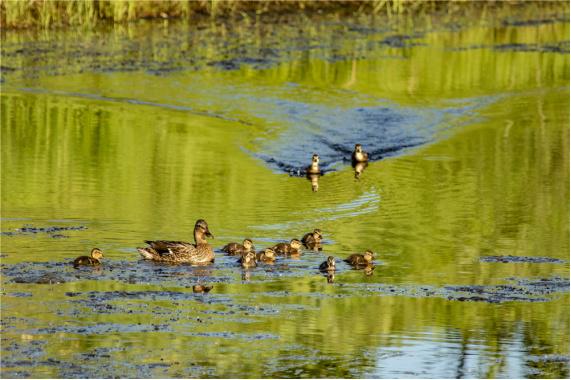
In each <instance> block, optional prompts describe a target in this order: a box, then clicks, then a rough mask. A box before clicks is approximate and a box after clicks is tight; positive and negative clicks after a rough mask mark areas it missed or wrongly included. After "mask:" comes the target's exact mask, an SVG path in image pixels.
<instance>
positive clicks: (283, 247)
mask: <svg viewBox="0 0 571 380" xmlns="http://www.w3.org/2000/svg"><path fill="white" fill-rule="evenodd" d="M272 249H273V250H274V252H275V253H277V254H278V255H299V254H301V251H300V249H301V242H300V241H299V240H297V239H291V241H290V242H289V243H278V244H276V245H274V246H273V247H272Z"/></svg>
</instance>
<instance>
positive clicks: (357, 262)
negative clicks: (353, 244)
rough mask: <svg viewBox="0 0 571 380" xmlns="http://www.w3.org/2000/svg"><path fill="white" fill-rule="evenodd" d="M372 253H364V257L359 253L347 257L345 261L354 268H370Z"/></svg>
mask: <svg viewBox="0 0 571 380" xmlns="http://www.w3.org/2000/svg"><path fill="white" fill-rule="evenodd" d="M373 256H374V254H373V252H372V251H369V250H367V251H365V254H364V255H361V254H359V253H355V254H353V255H351V256H349V257H347V258H346V259H345V260H343V261H345V262H346V263H348V264H351V265H353V266H354V267H366V266H370V265H371V264H372V263H373Z"/></svg>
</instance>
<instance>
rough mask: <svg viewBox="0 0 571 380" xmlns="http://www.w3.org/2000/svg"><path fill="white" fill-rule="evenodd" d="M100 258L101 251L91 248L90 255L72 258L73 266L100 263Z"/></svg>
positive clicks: (101, 256) (101, 255)
mask: <svg viewBox="0 0 571 380" xmlns="http://www.w3.org/2000/svg"><path fill="white" fill-rule="evenodd" d="M102 258H103V252H101V250H100V249H99V248H93V249H92V250H91V256H79V257H78V258H77V259H75V260H73V266H74V267H78V266H80V265H89V266H96V265H101V259H102Z"/></svg>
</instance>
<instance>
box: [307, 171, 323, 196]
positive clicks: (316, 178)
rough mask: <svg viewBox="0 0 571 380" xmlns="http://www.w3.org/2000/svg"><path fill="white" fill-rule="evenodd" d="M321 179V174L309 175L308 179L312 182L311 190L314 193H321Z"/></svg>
mask: <svg viewBox="0 0 571 380" xmlns="http://www.w3.org/2000/svg"><path fill="white" fill-rule="evenodd" d="M319 177H320V174H308V175H307V179H308V180H309V181H310V182H311V190H312V191H313V192H314V193H317V192H318V191H319Z"/></svg>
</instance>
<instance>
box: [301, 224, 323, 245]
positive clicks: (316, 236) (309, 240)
mask: <svg viewBox="0 0 571 380" xmlns="http://www.w3.org/2000/svg"><path fill="white" fill-rule="evenodd" d="M321 239H323V235H322V234H321V230H320V229H319V228H316V229H314V230H313V232H308V233H306V234H305V235H303V237H302V238H301V242H302V243H303V244H304V245H305V246H307V245H310V244H311V245H315V244H317V243H321Z"/></svg>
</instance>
